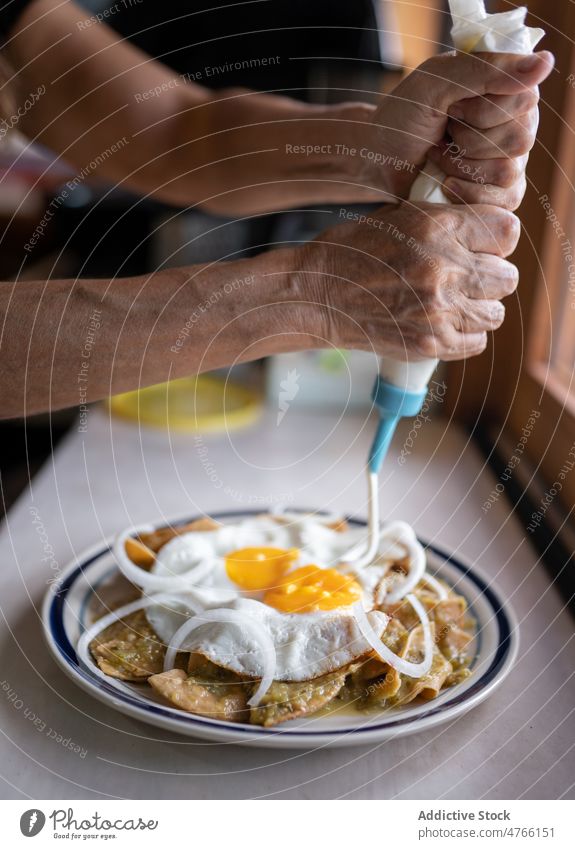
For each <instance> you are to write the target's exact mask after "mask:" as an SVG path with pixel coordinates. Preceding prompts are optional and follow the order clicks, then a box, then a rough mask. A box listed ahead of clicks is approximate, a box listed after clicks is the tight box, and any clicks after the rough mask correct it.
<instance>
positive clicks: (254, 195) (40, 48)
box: [6, 0, 388, 215]
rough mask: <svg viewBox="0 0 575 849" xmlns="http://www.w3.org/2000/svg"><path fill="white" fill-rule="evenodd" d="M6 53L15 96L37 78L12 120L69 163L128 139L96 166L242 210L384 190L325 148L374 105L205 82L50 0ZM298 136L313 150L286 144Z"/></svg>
mask: <svg viewBox="0 0 575 849" xmlns="http://www.w3.org/2000/svg"><path fill="white" fill-rule="evenodd" d="M87 21H88V24H87V23H86V22H87ZM6 52H7V55H8V58H9V60H10V62H11V64H12V65H13V67H14V68H15V69H16V75H15V78H14V82H15V84H16V96H17V99H18V100H19V101H21V102H23V101H24V100H25V99H26V98H27V97H28V95H29V94H30V92H32V91H36V90H37V89H38V87H39V86H42V85H45V86H46V93H45V94H44V95H43V96H42V97H41V98H40V99H39V101H38V102H37V103H36V104H35V105H34V107H33V108H32V109H31V110H30V111H29V112H28V113H27V114H26V115H25V117H24V118H23V120H22V122H21V128H22V129H23V130H24V131H25V132H26V133H27V135H28V136H29V137H30V138H33V139H36V140H37V141H40V142H42V143H43V144H45V145H46V146H48V147H50V148H51V149H52V150H54V151H56V152H58V153H60V154H62V156H63V157H64V158H65V159H67V160H69V161H71V162H72V163H74V164H75V165H76V166H78V167H85V166H86V165H87V164H88V163H90V162H91V161H93V160H94V159H95V158H96V157H98V156H100V155H101V154H102V152H103V151H107V150H109V149H110V148H112V147H113V146H114V145H117V143H118V141H119V140H120V139H123V138H126V139H127V144H123V145H122V146H121V149H119V150H117V151H115V152H114V153H113V155H110V156H108V157H107V158H106V159H105V161H103V162H101V164H99V165H98V168H97V171H96V172H95V173H97V174H99V175H100V176H102V177H105V178H106V179H108V180H111V181H119V182H122V181H125V183H126V185H127V186H130V187H132V188H133V189H136V190H137V191H138V192H140V193H142V194H148V193H150V194H153V195H155V196H157V197H158V198H161V199H163V200H165V201H167V202H169V203H173V204H177V205H179V204H181V205H189V204H194V203H201V204H202V205H203V206H204V207H206V208H207V209H209V210H211V211H213V212H216V213H218V212H219V213H226V214H240V215H241V214H250V213H253V212H264V211H270V210H275V209H279V208H286V207H289V206H295V205H298V204H307V203H310V202H312V201H313V202H326V203H328V202H334V203H337V202H340V201H341V202H351V201H354V200H358V201H359V200H366V201H368V200H376V201H380V202H382V201H385V200H386V199H387V198H388V193H387V192H386V190H385V187H383V186H382V189H381V190H371V189H366V188H363V187H362V186H361V185H360V184H359V182H358V179H359V173H360V169H361V166H362V165H363V164H364V163H363V162H362V161H361V159H360V158H359V157H358V156H357V157H350V156H349V155H345V154H341V155H338V154H337V153H336V152H335V151H336V148H335V145H336V144H342V145H345V146H346V147H348V148H349V147H355V148H356V149H359V148H361V147H362V146H363V144H364V143H363V142H362V137H363V134H364V132H365V127H366V125H368V124H369V122H370V120H371V117H372V115H373V113H374V107H372V106H369V105H365V104H344V105H337V106H314V105H308V104H304V103H300V102H298V101H296V100H292V99H290V98H288V97H278V96H273V95H265V94H258V93H255V92H249V91H247V90H238V89H234V90H226V91H222V92H217V93H214V92H212V91H210V90H209V89H206V88H204V87H202V86H201V85H198V84H197V83H194V82H186V81H184V80H182V79H181V78H180V77H178V75H177V74H175V72H172V71H171V70H170V69H169V68H167V67H166V66H164V65H162V64H161V63H160V62H157V61H155V60H153V59H151V58H150V57H149V56H148V55H146V54H145V53H143V52H141V51H140V50H138V49H137V48H136V47H134V46H133V45H131V44H129V43H128V42H126V41H123V40H121V39H120V37H119V36H118V35H117V34H116V33H114V31H113V30H112V29H111V28H109V27H107V26H106V25H105V24H101V23H91V25H90V22H89V15H88V13H87V12H86V11H85V10H83V9H81V8H80V7H79V6H76V5H75V4H74V3H72V2H69V3H61V2H59V0H35V2H32V3H31V4H30V6H28V7H27V8H26V10H25V11H24V12H23V14H22V15H21V16H20V18H19V19H18V20H17V22H16V24H15V26H14V27H13V29H12V32H11V37H10V39H9V41H8V43H7V45H6ZM286 146H287V148H286ZM297 146H303V147H306V146H307V147H308V149H309V146H311V147H312V148H315V149H316V150H317V152H316V153H315V154H314V155H309V154H306V153H301V152H297V151H294V150H293V148H294V147H297ZM290 147H291V148H292V149H291V150H290ZM278 184H279V185H278Z"/></svg>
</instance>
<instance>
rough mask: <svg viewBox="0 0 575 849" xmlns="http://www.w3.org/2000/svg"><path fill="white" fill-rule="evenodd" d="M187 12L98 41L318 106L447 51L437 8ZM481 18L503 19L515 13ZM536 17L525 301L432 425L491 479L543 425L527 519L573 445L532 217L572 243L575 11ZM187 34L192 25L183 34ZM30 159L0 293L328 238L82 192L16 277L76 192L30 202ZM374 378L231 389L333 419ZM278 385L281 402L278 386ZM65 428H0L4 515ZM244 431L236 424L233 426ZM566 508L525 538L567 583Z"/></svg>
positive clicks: (2, 251) (455, 370)
mask: <svg viewBox="0 0 575 849" xmlns="http://www.w3.org/2000/svg"><path fill="white" fill-rule="evenodd" d="M80 5H82V6H84V7H85V8H86V9H87V11H88V12H89V13H90V14H93V13H98V12H103V11H104V10H105V9H106V8H108V7H110V6H112V5H114V3H113V2H111V3H107V2H103V1H102V0H83V2H81V4H80ZM195 5H196V6H197V12H196V10H195V9H194V4H193V3H187V4H186V6H185V12H183V11H182V6H181V4H180V3H178V2H177V0H162V2H161V3H159V2H154V3H141V4H135V3H134V4H130V3H126V4H125V7H124V8H122V6H120V7H119V10H118V11H116V12H115V13H114V15H112V16H110V18H109V19H108V23H109V25H111V26H112V27H113V28H114V29H115V30H117V31H118V32H119V33H121V34H122V35H123V36H124V37H125V38H127V39H129V40H131V41H133V42H134V43H135V44H137V45H138V46H140V47H141V48H143V49H144V50H145V51H146V52H147V53H149V54H150V55H152V56H154V57H157V58H158V59H160V60H161V61H162V62H164V63H165V64H166V65H168V66H170V67H171V68H173V70H174V72H175V73H176V74H183V75H185V74H190V75H193V74H196V73H197V72H198V71H200V70H201V69H203V68H205V67H206V66H210V67H214V66H218V65H225V64H226V63H234V62H240V63H241V61H242V60H244V59H246V58H249V57H253V56H258V55H266V56H278V57H281V61H278V62H277V64H274V65H268V66H266V67H251V68H250V67H247V68H244V69H242V70H237V71H236V70H234V71H229V70H228V71H223V72H218V73H217V74H215V75H214V76H212V77H210V78H206V77H205V76H204V78H203V79H202V83H203V84H205V85H211V86H213V87H216V88H224V87H227V86H237V85H240V86H247V87H249V88H252V89H258V90H265V91H278V92H284V93H289V94H290V95H291V96H293V97H298V98H301V99H303V100H307V101H314V102H333V101H338V100H341V101H343V100H353V99H355V100H358V99H361V100H368V101H374V100H376V99H377V98H378V96H379V95H380V94H381V93H382V92H386V91H388V90H390V89H391V88H393V86H394V85H396V84H397V82H398V81H399V80H400V79H401V76H402V75H403V74H404V73H406V72H407V71H409V69H410V68H413V67H415V66H416V65H418V64H420V63H421V62H422V61H423V60H424V59H426V58H427V57H428V56H430V55H432V54H433V53H435V52H438V51H441V50H445V49H449V47H450V42H449V35H448V30H449V16H448V14H447V2H444V0H418V2H417V3H411V2H403V1H402V0H353V2H349V0H313V2H310V0H305V2H304V0H271V2H267V3H255V4H242V5H239V6H230V5H229V4H228V3H226V2H216V0H212V2H211V3H210V4H209V5H210V6H211V7H212V8H211V9H210V10H209V11H202V8H201V7H202V4H195ZM487 5H488V8H489V10H490V11H496V10H497V9H498V8H499V9H507V8H509V7H510V6H512V5H515V4H513V3H508V2H490V3H488V4H487ZM529 8H530V12H531V20H529V21H528V23H530V24H531V25H534V26H536V25H541V26H543V27H544V28H545V29H546V30H547V33H548V35H547V38H546V40H545V41H544V43H543V46H544V47H546V48H547V49H550V50H553V51H554V52H555V54H556V56H557V66H556V70H555V72H554V74H553V76H552V78H551V79H550V80H549V81H548V82H547V83H546V84H545V90H544V96H543V104H542V119H541V129H540V135H539V142H538V145H537V147H536V149H535V151H534V153H533V155H532V158H531V162H530V168H529V177H530V185H529V189H528V193H527V197H526V199H525V202H524V205H523V207H522V210H521V217H522V222H523V225H524V229H525V234H524V237H523V239H522V241H521V244H520V247H519V249H518V252H517V256H516V261H517V262H518V264H519V266H520V271H521V286H520V291H519V293H518V297H517V298H515V299H512V303H510V304H509V305H508V317H507V320H506V325H505V334H497V335H495V337H494V339H493V340H492V342H491V346H490V349H489V350H488V351H487V352H486V353H485V354H484V355H483V356H482V357H479V358H477V359H476V360H474V361H472V362H469V363H466V364H465V365H458V364H453V365H450V366H449V367H446V368H444V370H443V374H442V379H445V381H446V385H447V394H446V397H445V399H442V400H443V403H442V404H441V414H442V415H444V416H450V417H453V418H454V419H455V420H456V421H458V422H459V423H460V424H463V425H464V426H465V427H466V428H467V429H468V431H469V433H470V434H471V435H472V436H473V438H474V439H476V440H477V442H478V444H479V445H480V446H481V447H482V449H483V450H484V452H485V456H486V458H488V460H489V462H490V463H491V464H492V465H493V466H494V468H496V469H497V468H500V469H501V468H504V467H505V463H506V461H507V459H508V457H509V453H510V450H511V451H512V450H513V448H512V446H514V445H515V444H516V442H517V439H518V438H520V435H521V432H522V428H524V427H525V422H526V420H527V419H528V418H529V412H530V410H532V409H537V410H538V411H540V413H541V415H540V417H539V418H538V420H537V425H536V427H535V429H534V431H533V435H532V436H530V439H529V443H528V445H527V446H526V450H525V462H522V463H521V469H520V472H519V469H518V471H517V475H514V481H513V482H512V483H510V485H509V487H508V488H507V495H508V496H510V497H511V498H512V499H514V500H515V503H516V506H517V508H518V509H526V510H527V514H528V513H529V504H530V503H536V502H537V500H538V498H539V497H540V496H539V495H538V493H540V492H544V491H545V487H546V486H548V485H549V484H550V483H552V482H553V480H554V478H555V475H556V470H557V468H560V466H561V462H563V461H564V458H565V457H566V456H568V452H569V449H570V446H571V445H573V444H574V443H575V392H574V389H573V366H574V361H575V275H574V274H572V273H570V268H569V266H570V264H571V265H572V264H573V263H569V261H567V259H566V250H567V249H566V247H565V245H561V244H560V242H559V241H558V240H557V238H556V236H555V234H554V232H553V230H552V228H551V227H550V224H549V215H548V210H547V211H546V208H545V206H544V204H543V203H542V201H541V196H542V195H543V194H544V193H545V194H546V195H548V197H549V199H550V201H549V202H550V203H551V205H552V208H553V209H554V210H555V212H556V213H557V215H558V216H560V218H561V220H562V221H563V222H564V226H565V228H566V229H567V230H568V229H569V227H571V230H572V235H573V240H574V242H575V232H574V231H573V220H574V215H573V209H572V204H573V184H572V180H573V174H574V171H575V158H574V153H573V151H574V150H575V145H574V144H573V133H574V128H575V83H574V82H572V81H573V80H575V50H574V49H573V47H572V45H571V44H570V41H569V39H567V38H564V37H563V36H562V35H561V34H562V33H569V32H575V4H573V3H563V2H555V3H549V2H547V3H543V2H541V0H531V2H530V3H529ZM190 15H191V17H188V16H190ZM182 17H186V19H187V22H186V24H185V25H183V23H182ZM570 75H571V81H570ZM25 144H26V142H25V140H23V139H22V138H20V137H19V136H18V133H17V132H14V133H10V134H8V136H7V137H6V139H5V140H4V144H3V146H2V150H1V156H0V172H1V174H2V182H3V191H2V192H1V193H0V218H1V221H0V226H1V229H2V232H3V233H4V234H5V235H4V238H3V239H2V240H1V243H0V261H1V263H2V269H3V273H2V277H3V279H5V280H10V279H15V278H18V279H39V278H45V277H47V276H51V277H109V276H117V275H119V276H126V275H132V274H134V275H135V274H144V273H146V272H149V271H150V270H152V269H158V268H161V267H167V266H175V265H185V264H190V263H197V262H207V261H213V260H218V259H222V258H230V257H232V256H233V257H236V258H239V257H241V256H249V255H250V254H252V253H254V252H259V251H261V249H262V248H261V246H262V245H274V244H277V243H281V242H284V241H292V242H293V241H296V242H297V241H304V240H306V239H309V238H312V237H313V236H314V235H315V234H316V233H317V232H319V231H320V230H321V229H323V228H324V227H325V226H326V220H325V218H326V216H325V214H322V213H321V212H315V211H314V210H312V209H310V210H301V211H297V212H287V213H282V214H274V215H266V216H257V217H254V218H251V219H250V220H247V221H246V220H242V221H233V220H229V221H228V220H225V219H222V218H216V217H214V216H212V215H208V214H205V213H203V212H201V211H199V210H197V209H193V210H181V209H176V208H171V207H168V206H166V205H163V204H160V203H157V202H155V201H150V200H146V199H139V198H137V197H136V196H132V195H130V194H128V193H126V192H124V191H119V190H115V189H112V190H111V187H110V186H107V185H105V184H103V183H101V182H100V181H98V180H97V179H96V178H93V179H87V180H84V181H83V182H82V183H81V184H79V185H78V186H77V187H76V188H75V189H74V191H73V192H69V193H68V197H67V198H66V199H65V200H64V201H63V202H62V203H60V204H59V205H58V207H57V209H56V210H55V214H54V217H53V219H52V220H51V221H50V224H49V227H48V228H47V230H46V233H45V235H44V238H43V239H42V240H41V245H38V247H37V248H36V249H35V250H34V252H33V262H30V259H31V257H30V256H29V255H26V262H24V260H23V255H24V252H23V245H24V243H25V242H26V240H27V238H28V237H29V236H30V234H31V233H32V232H33V230H34V228H35V227H36V226H37V224H38V222H39V221H40V220H41V218H42V216H43V215H44V213H45V211H46V208H47V207H48V205H49V204H50V201H51V199H52V198H53V197H58V196H59V193H60V188H59V181H61V183H62V184H63V183H64V182H65V181H66V180H69V179H70V178H71V177H72V176H73V171H72V170H70V171H68V170H67V169H66V168H65V165H64V164H62V163H61V162H60V163H58V164H57V166H54V169H53V172H52V174H53V180H51V188H50V189H46V188H44V189H40V188H37V189H35V190H34V191H32V192H30V186H31V185H33V184H34V183H35V181H36V176H37V174H38V169H39V167H42V169H43V168H44V167H45V165H46V162H47V161H49V159H50V152H49V151H46V150H43V149H40V148H35V149H31V150H28V151H27V152H26V153H25V154H24V155H22V149H23V147H24V145H25ZM16 159H17V160H18V161H17V164H14V163H15V160H16ZM24 198H26V200H25V201H23V199H24ZM568 241H569V244H570V240H568ZM375 369H376V365H375V362H374V358H373V357H372V356H370V355H363V354H358V353H349V352H341V353H337V352H336V353H335V354H334V352H329V353H328V352H326V353H321V352H316V353H310V354H301V355H300V354H298V355H286V356H284V357H282V358H272V359H271V360H268V361H265V362H258V363H253V364H249V365H247V366H242V367H241V368H239V369H237V370H234V374H233V380H234V382H235V383H236V384H237V385H238V386H239V387H240V389H241V387H244V388H247V389H248V390H249V391H250V392H251V393H254V392H255V395H254V394H251V395H250V396H246V397H249V398H251V400H252V402H253V399H254V398H257V397H261V398H263V399H265V397H266V396H267V397H271V398H273V399H275V400H274V403H275V404H277V397H278V394H279V393H280V392H281V391H284V392H288V394H289V392H290V391H291V390H290V386H289V375H290V374H291V375H292V377H293V375H294V374H297V375H300V376H305V380H302V381H301V385H300V388H301V391H297V392H295V393H294V392H292V394H293V395H294V397H293V399H291V400H290V403H293V404H294V405H298V404H299V405H305V406H308V407H309V406H311V407H313V405H325V404H327V403H328V402H329V403H330V404H331V405H332V406H335V407H336V408H338V409H341V410H342V411H343V410H344V409H347V408H348V407H351V408H353V407H357V406H359V405H364V406H366V405H367V404H368V400H369V394H370V389H371V384H372V381H373V376H374V374H375ZM286 375H288V385H287V389H286V388H285V386H284V385H283V384H282V381H285V380H286ZM208 394H209V387H208ZM242 397H243V396H241V394H240V396H239V398H238V405H239V406H240V407H241V405H242ZM256 406H257V405H256ZM252 407H253V404H252ZM252 412H253V409H252ZM76 414H77V411H76V410H67V411H63V412H61V413H58V414H55V415H54V414H53V415H51V416H50V417H48V416H40V417H35V418H34V419H30V420H27V421H26V422H8V423H2V424H0V462H1V465H2V495H3V504H2V505H1V507H2V510H3V511H6V509H8V507H9V506H10V504H11V503H12V502H13V501H14V499H15V498H16V497H17V496H18V494H19V492H21V491H22V489H23V488H24V487H25V486H26V483H27V481H28V480H29V479H30V477H31V476H32V475H33V474H34V472H35V471H36V470H37V468H38V467H39V466H40V465H41V463H42V462H43V461H44V460H45V458H46V457H47V456H48V455H49V454H50V452H51V451H52V450H53V448H54V446H55V445H56V444H57V442H58V440H59V439H60V438H61V436H62V435H63V434H64V433H66V431H67V429H68V428H69V427H70V425H71V424H72V422H73V421H74V419H75V417H76ZM254 415H255V414H254ZM253 418H254V416H251V414H250V415H246V416H245V417H244V422H243V423H244V425H245V426H249V422H250V421H251V420H253ZM509 446H511V449H510V448H509ZM574 504H575V474H573V475H572V476H571V477H570V478H568V479H567V480H566V483H565V486H564V488H563V490H562V492H561V493H560V497H559V498H558V499H557V501H556V503H554V505H553V510H550V511H549V515H548V516H546V517H545V522H543V523H542V526H541V528H540V529H539V531H538V534H537V535H534V538H535V536H536V537H537V539H536V544H537V545H538V546H539V548H540V550H542V551H545V553H546V556H547V559H548V561H549V562H550V563H551V567H552V568H554V569H555V572H556V573H558V572H561V575H563V572H564V571H565V569H564V565H565V564H566V563H567V561H568V560H569V557H570V555H571V553H572V552H573V550H574V549H575V544H573V536H571V531H570V530H569V527H570V521H571V519H572V510H573V505H574ZM558 531H560V533H558ZM558 546H559V548H558ZM566 553H567V559H566V557H565V554H566ZM558 563H560V564H561V569H559V568H558V566H557V564H558ZM553 564H555V565H553ZM563 579H564V577H563V578H561V580H563Z"/></svg>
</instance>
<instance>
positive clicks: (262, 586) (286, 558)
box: [226, 546, 299, 591]
mask: <svg viewBox="0 0 575 849" xmlns="http://www.w3.org/2000/svg"><path fill="white" fill-rule="evenodd" d="M298 555H299V551H298V550H297V548H290V549H285V548H268V547H265V546H262V547H261V548H239V549H238V550H237V551H232V552H231V554H228V555H227V557H226V572H227V573H228V578H229V579H230V580H231V581H233V582H234V583H235V584H237V585H238V586H239V587H241V588H242V589H243V590H252V591H258V590H269V589H270V588H271V587H277V585H278V584H279V583H280V581H281V579H282V578H283V576H284V575H285V573H286V572H287V570H288V569H289V568H290V566H291V565H292V564H293V563H294V561H295V560H297V558H298Z"/></svg>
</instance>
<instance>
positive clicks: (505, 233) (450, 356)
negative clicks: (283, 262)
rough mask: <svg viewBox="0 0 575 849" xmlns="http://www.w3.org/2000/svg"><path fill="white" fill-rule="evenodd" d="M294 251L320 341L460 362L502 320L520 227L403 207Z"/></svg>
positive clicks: (467, 211)
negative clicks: (314, 309) (510, 259)
mask: <svg viewBox="0 0 575 849" xmlns="http://www.w3.org/2000/svg"><path fill="white" fill-rule="evenodd" d="M346 216H355V220H354V221H353V223H352V222H348V223H345V224H341V225H339V226H337V227H334V228H332V229H330V230H328V231H326V232H324V233H322V234H321V235H320V236H318V238H317V239H316V240H315V241H313V242H310V243H309V244H307V245H305V246H304V247H303V248H301V249H300V251H301V253H300V256H301V257H302V261H301V275H302V278H303V280H305V288H306V291H307V295H306V298H307V301H308V303H309V302H312V303H316V304H317V305H318V307H317V316H316V321H315V328H316V335H317V338H318V339H319V338H322V339H324V340H328V341H329V342H330V343H332V344H333V345H335V346H338V347H344V348H355V349H360V350H367V351H375V352H376V353H377V354H379V355H381V356H393V357H396V358H398V359H422V358H427V357H438V358H440V359H442V360H458V359H464V358H466V357H470V356H473V355H475V354H479V353H481V352H482V351H483V350H484V348H485V346H486V344H487V331H490V330H495V329H496V328H497V327H499V326H500V324H501V323H502V322H503V319H504V316H505V309H504V307H503V304H501V303H500V299H501V298H504V297H505V296H507V295H510V294H511V293H512V292H514V291H515V288H516V286H517V281H518V274H517V269H516V268H515V266H514V265H512V264H511V263H510V262H508V261H507V260H505V259H503V257H506V256H508V255H509V254H510V253H512V252H513V251H514V249H515V247H516V244H517V240H518V238H519V232H520V226H519V221H518V219H517V217H516V216H515V215H513V213H511V212H507V211H505V210H502V209H498V208H497V207H494V206H487V205H477V206H468V207H467V206H466V207H463V206H446V205H439V204H412V203H409V202H404V203H401V204H400V205H399V206H387V207H382V208H381V209H379V210H377V212H374V213H372V214H371V215H370V216H369V217H366V216H364V218H366V220H365V221H362V222H360V221H359V220H358V218H359V215H358V213H347V212H346V210H340V218H341V219H342V220H344V219H345V218H346Z"/></svg>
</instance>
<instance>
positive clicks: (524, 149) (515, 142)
mask: <svg viewBox="0 0 575 849" xmlns="http://www.w3.org/2000/svg"><path fill="white" fill-rule="evenodd" d="M532 145H533V133H532V132H531V131H530V130H529V129H527V128H526V127H523V126H521V124H519V123H518V122H514V123H513V126H512V127H510V128H509V130H508V132H507V135H506V138H505V140H504V142H503V150H504V151H505V153H507V154H508V155H509V156H523V154H524V153H528V152H529V151H530V150H531V147H532Z"/></svg>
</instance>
